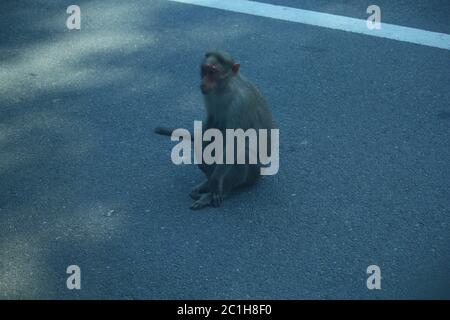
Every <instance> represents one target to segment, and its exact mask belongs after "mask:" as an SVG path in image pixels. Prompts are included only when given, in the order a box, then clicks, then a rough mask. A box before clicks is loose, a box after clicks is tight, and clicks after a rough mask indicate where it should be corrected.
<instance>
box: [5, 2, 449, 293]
mask: <svg viewBox="0 0 450 320" xmlns="http://www.w3.org/2000/svg"><path fill="white" fill-rule="evenodd" d="M264 2H270V3H273V4H279V5H287V6H293V7H298V8H304V9H308V10H316V11H321V12H328V13H333V14H338V15H345V16H351V17H358V18H365V17H366V16H367V14H366V13H365V10H366V8H367V5H368V1H345V2H344V1H328V0H321V1H312V0H308V1H275V0H273V1H264ZM76 4H78V5H79V6H80V7H81V14H82V26H81V30H79V31H69V30H68V29H67V28H66V26H65V20H66V18H67V14H66V12H65V11H66V5H67V2H64V1H61V2H60V3H59V4H57V3H53V2H52V3H51V4H50V3H49V2H48V1H43V0H41V1H33V2H30V1H9V2H6V1H2V2H1V4H0V15H1V19H0V30H1V31H0V32H1V33H0V298H6V299H11V298H21V299H24V298H32V299H47V298H51V299H81V298H87V299H93V298H96V299H98V298H100V299H108V298H114V299H117V298H121V299H360V298H363V299H399V298H401V299H409V298H412V299H415V298H450V265H449V262H450V232H449V230H450V207H449V204H450V201H449V200H450V188H449V186H450V143H449V142H450V139H449V134H450V72H449V70H450V51H448V50H442V49H437V48H432V47H425V46H420V45H414V44H408V43H404V42H399V41H394V40H387V39H381V38H375V37H369V36H365V35H359V34H352V33H347V32H344V31H339V30H331V29H324V28H319V27H313V26H308V25H302V24H298V23H291V22H286V21H278V20H274V19H267V18H262V17H257V16H249V15H244V14H238V13H232V12H226V11H221V10H215V9H208V8H202V7H197V6H192V5H184V4H179V3H172V2H167V1H156V0H155V1H134V0H130V1H108V2H105V1H86V0H84V1H83V0H79V1H77V2H76ZM378 5H379V6H380V7H381V9H382V19H386V20H382V21H386V22H389V23H393V24H398V25H404V26H409V27H415V28H420V29H425V30H430V31H438V32H443V33H447V34H450V23H449V21H450V4H449V2H448V1H426V2H425V1H415V2H414V3H412V2H411V1H395V4H393V3H391V1H385V0H383V1H378ZM211 48H221V49H225V50H227V51H229V52H231V53H232V54H233V56H234V57H235V59H236V60H238V61H239V62H240V63H241V71H242V73H243V74H245V75H246V76H247V77H248V78H250V79H251V80H253V81H254V82H255V83H256V84H257V85H258V87H259V88H260V90H261V91H262V92H263V93H264V95H265V96H266V98H267V100H268V101H269V103H270V105H271V107H272V110H273V114H274V118H275V119H276V122H277V124H278V126H279V128H280V138H281V141H280V144H281V145H280V170H279V173H278V174H277V175H276V176H272V177H264V179H262V181H260V183H259V184H258V185H257V186H255V187H254V188H250V189H247V190H243V191H242V192H240V193H238V194H235V195H234V196H233V197H232V198H231V199H229V200H227V201H226V202H225V204H224V206H223V207H222V208H220V209H213V208H210V209H205V210H202V211H191V210H189V206H190V204H191V201H192V200H191V199H190V198H189V196H188V193H189V191H190V189H191V188H192V187H193V186H194V185H195V184H197V183H198V182H200V181H201V180H202V178H203V177H202V175H201V173H200V171H199V170H198V169H197V168H195V167H194V166H175V165H173V164H172V162H171V160H170V151H171V148H172V147H173V145H174V143H173V142H171V141H170V139H167V138H164V137H160V136H156V135H154V134H153V133H152V130H153V128H154V127H155V126H157V125H176V126H179V127H185V128H192V126H193V120H194V119H195V120H201V119H202V117H203V114H204V112H203V109H202V100H201V94H200V92H199V90H198V63H199V61H200V59H201V57H202V55H203V53H204V52H205V51H207V50H209V49H211ZM372 264H375V265H378V266H379V267H380V268H381V274H382V289H381V290H368V289H367V287H366V279H367V277H368V275H367V274H366V268H367V266H369V265H372ZM69 265H78V266H79V267H80V268H81V274H82V276H81V283H82V285H81V286H82V288H81V290H68V289H67V288H66V279H67V277H68V275H67V274H66V268H67V266H69Z"/></svg>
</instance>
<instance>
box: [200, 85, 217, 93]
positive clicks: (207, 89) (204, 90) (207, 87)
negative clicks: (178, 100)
mask: <svg viewBox="0 0 450 320" xmlns="http://www.w3.org/2000/svg"><path fill="white" fill-rule="evenodd" d="M214 88H215V85H214V83H211V84H208V83H204V82H203V83H202V84H201V85H200V90H201V91H202V93H203V94H209V93H211V92H212V91H213V90H214Z"/></svg>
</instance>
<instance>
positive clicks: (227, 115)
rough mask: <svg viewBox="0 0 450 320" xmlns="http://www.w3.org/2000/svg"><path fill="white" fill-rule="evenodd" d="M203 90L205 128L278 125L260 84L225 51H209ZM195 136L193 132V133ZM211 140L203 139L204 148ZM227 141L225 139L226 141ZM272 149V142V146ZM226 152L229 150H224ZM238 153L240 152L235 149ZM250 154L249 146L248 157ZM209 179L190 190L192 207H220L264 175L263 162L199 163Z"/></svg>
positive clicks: (167, 132)
mask: <svg viewBox="0 0 450 320" xmlns="http://www.w3.org/2000/svg"><path fill="white" fill-rule="evenodd" d="M200 76H201V82H200V90H201V93H202V95H203V102H204V107H205V110H206V119H205V121H203V130H204V131H205V130H208V129H218V130H220V131H221V132H222V134H223V136H225V135H226V134H225V131H226V129H235V130H236V129H242V130H244V131H246V130H247V129H255V130H256V131H257V132H258V130H259V129H267V131H268V132H269V141H270V131H271V129H272V128H273V127H274V125H273V120H272V113H271V110H270V108H269V106H268V104H267V102H266V100H265V99H264V97H263V96H262V94H261V93H260V92H259V90H258V89H257V87H256V86H255V85H254V84H253V83H252V82H251V81H249V80H247V79H246V78H245V77H244V76H242V75H241V73H240V64H238V63H236V62H235V61H234V59H233V58H232V56H231V55H230V54H229V53H227V52H224V51H210V52H207V53H206V54H205V56H204V58H203V60H202V62H201V65H200ZM155 132H156V133H158V134H162V135H168V136H170V135H171V134H172V132H173V129H169V128H163V127H158V128H156V129H155ZM191 139H192V135H191ZM209 143H211V142H209V141H203V144H202V148H203V149H204V148H205V147H206V146H207V145H208V144H209ZM226 143H227V141H225V139H224V144H226ZM268 151H269V153H270V144H269V146H268ZM224 153H225V152H224ZM234 154H235V155H234V157H236V154H237V153H236V152H235V153H234ZM248 156H249V150H248V148H246V150H245V157H246V159H247V157H248ZM198 166H199V168H200V170H201V171H202V172H203V173H204V174H205V176H206V180H205V181H204V182H202V183H201V184H199V185H198V186H196V187H194V188H193V189H192V191H191V193H190V196H191V198H192V199H193V200H194V203H193V204H192V206H191V209H194V210H195V209H201V208H204V207H206V206H213V207H220V206H221V205H222V203H223V201H224V199H225V198H226V197H228V196H229V194H230V193H231V192H232V191H233V190H235V189H237V188H240V187H244V186H250V185H253V184H254V183H256V182H257V180H258V178H259V176H260V167H261V165H260V162H259V161H258V162H257V163H256V164H249V163H248V162H245V164H237V163H236V161H235V162H234V164H225V163H224V164H217V163H213V164H205V163H201V164H199V165H198Z"/></svg>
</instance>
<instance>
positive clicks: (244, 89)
mask: <svg viewBox="0 0 450 320" xmlns="http://www.w3.org/2000/svg"><path fill="white" fill-rule="evenodd" d="M234 81H235V82H236V83H235V84H234V85H235V88H236V92H237V95H235V96H234V99H235V101H232V103H231V106H230V107H231V108H233V110H232V112H230V115H231V116H233V117H234V119H230V120H231V121H230V124H235V125H236V124H237V125H240V126H236V128H233V129H237V128H241V129H243V130H246V129H250V128H253V129H256V130H258V129H272V128H273V122H272V112H271V110H270V108H269V106H268V104H267V102H266V100H265V99H264V97H263V96H262V94H261V93H260V92H259V90H258V88H257V87H256V86H255V85H254V84H253V83H252V82H251V81H249V80H247V79H246V78H245V77H243V76H238V77H236V78H235V79H234Z"/></svg>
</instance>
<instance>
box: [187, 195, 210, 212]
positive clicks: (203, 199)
mask: <svg viewBox="0 0 450 320" xmlns="http://www.w3.org/2000/svg"><path fill="white" fill-rule="evenodd" d="M211 199H212V195H211V193H209V192H208V193H202V194H201V195H200V198H199V199H198V200H197V201H195V202H194V203H193V204H192V205H191V209H192V210H198V209H202V208H204V207H207V206H209V205H211Z"/></svg>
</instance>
